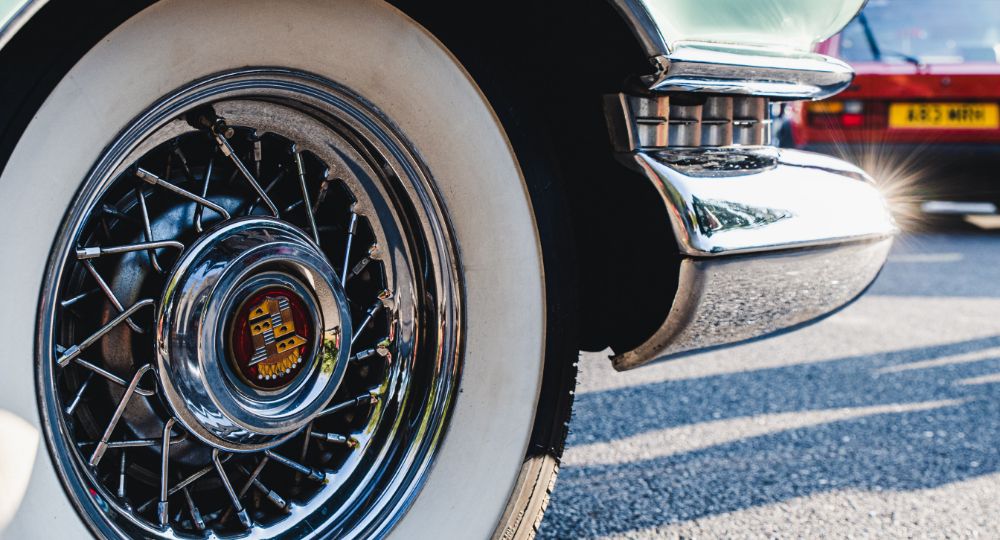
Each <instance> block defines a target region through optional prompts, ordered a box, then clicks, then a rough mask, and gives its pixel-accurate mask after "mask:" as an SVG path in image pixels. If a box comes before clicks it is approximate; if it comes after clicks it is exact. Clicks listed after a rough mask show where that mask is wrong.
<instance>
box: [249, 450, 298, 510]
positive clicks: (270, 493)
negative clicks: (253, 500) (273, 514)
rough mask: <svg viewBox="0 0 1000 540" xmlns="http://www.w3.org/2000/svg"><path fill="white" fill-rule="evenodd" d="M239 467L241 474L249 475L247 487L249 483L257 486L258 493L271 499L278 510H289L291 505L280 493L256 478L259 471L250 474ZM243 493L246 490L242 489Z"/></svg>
mask: <svg viewBox="0 0 1000 540" xmlns="http://www.w3.org/2000/svg"><path fill="white" fill-rule="evenodd" d="M264 457H265V459H266V458H267V456H264ZM262 463H263V461H262ZM259 468H260V466H258V469H259ZM239 469H240V471H241V472H242V473H243V474H246V475H249V477H250V478H249V480H247V483H246V487H247V488H249V487H250V486H251V485H252V486H253V487H255V488H257V491H260V493H261V494H262V495H264V497H265V498H266V499H267V500H269V501H271V503H272V504H274V506H277V507H278V509H279V510H281V511H284V512H288V511H289V510H291V505H290V504H288V501H286V500H285V498H284V497H282V496H281V495H280V494H278V492H277V491H274V490H273V489H271V488H269V487H267V486H266V485H265V484H264V483H263V482H261V481H260V478H258V476H259V475H260V472H259V471H255V473H254V474H250V473H248V472H247V470H246V469H245V468H243V467H239ZM244 493H246V491H244Z"/></svg>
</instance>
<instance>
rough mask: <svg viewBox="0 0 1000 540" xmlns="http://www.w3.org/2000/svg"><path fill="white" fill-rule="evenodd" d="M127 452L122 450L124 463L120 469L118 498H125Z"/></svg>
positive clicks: (122, 462)
mask: <svg viewBox="0 0 1000 540" xmlns="http://www.w3.org/2000/svg"><path fill="white" fill-rule="evenodd" d="M125 454H126V452H125V450H122V461H121V465H120V466H119V468H118V498H119V499H124V498H125Z"/></svg>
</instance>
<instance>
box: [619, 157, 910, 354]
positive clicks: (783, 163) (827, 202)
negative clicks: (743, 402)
mask: <svg viewBox="0 0 1000 540" xmlns="http://www.w3.org/2000/svg"><path fill="white" fill-rule="evenodd" d="M621 155H622V157H623V159H624V160H625V161H626V163H627V164H628V165H630V166H631V167H632V168H634V169H636V170H638V171H641V172H642V173H643V174H644V175H645V176H646V177H647V178H648V179H649V181H650V182H652V183H653V185H654V186H655V187H656V189H657V190H658V192H659V194H660V196H661V197H662V199H663V202H664V204H665V205H666V209H667V212H668V214H669V216H670V222H671V226H672V227H673V230H674V233H675V236H676V239H677V248H678V249H679V252H680V254H681V263H680V265H681V266H680V277H679V282H678V288H677V294H676V296H675V298H674V301H673V305H672V306H671V309H670V311H669V314H668V315H667V318H666V320H664V321H663V323H662V324H661V326H660V327H659V329H658V330H657V331H656V332H655V333H654V334H653V335H652V336H650V337H649V338H648V339H647V340H646V341H645V342H644V343H642V344H641V345H639V346H638V347H636V348H634V349H632V350H629V351H623V352H620V353H619V354H616V355H615V356H613V357H612V361H613V362H614V366H615V368H616V369H619V370H625V369H631V368H634V367H638V366H640V365H643V364H645V363H648V362H650V361H652V360H654V359H665V358H669V357H672V356H676V355H679V354H682V353H687V352H692V351H697V350H703V349H706V348H710V347H718V346H722V345H729V344H734V343H738V342H741V341H746V340H748V339H752V338H757V337H762V336H766V335H769V334H773V333H776V332H780V331H783V330H788V329H791V328H794V327H796V326H799V325H802V324H805V323H808V322H811V321H814V320H816V319H818V318H820V317H822V316H824V315H827V314H829V313H831V312H832V311H834V310H836V309H838V308H840V307H843V306H844V305H846V304H848V303H849V302H850V301H851V300H853V299H854V298H856V297H857V296H858V295H860V294H861V293H862V292H864V290H865V289H866V288H867V287H868V285H869V284H871V282H872V281H873V280H874V279H875V277H876V276H877V275H878V272H879V270H880V269H881V268H882V265H883V264H884V263H885V260H886V256H887V254H888V251H889V247H890V245H891V243H892V237H893V235H894V234H895V232H896V226H895V223H894V221H893V219H892V216H891V214H890V212H889V210H888V208H887V207H886V205H885V202H884V200H883V198H882V196H881V194H880V193H879V191H878V190H877V189H876V188H875V185H874V183H873V182H872V180H871V178H870V177H869V176H868V175H867V174H865V173H864V171H862V170H860V169H858V168H856V167H853V166H851V165H848V164H846V163H844V162H842V161H839V160H836V159H833V158H830V157H826V156H821V155H818V154H811V153H808V152H800V151H795V150H781V149H777V148H772V147H740V146H728V147H724V148H702V149H699V148H691V149H668V150H660V151H652V150H646V151H635V152H631V153H626V154H621Z"/></svg>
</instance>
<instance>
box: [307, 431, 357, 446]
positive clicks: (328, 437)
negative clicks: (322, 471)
mask: <svg viewBox="0 0 1000 540" xmlns="http://www.w3.org/2000/svg"><path fill="white" fill-rule="evenodd" d="M310 435H311V436H312V438H314V439H319V440H321V441H323V442H328V443H333V444H342V445H344V446H346V447H348V448H357V447H358V440H357V439H355V438H354V437H348V436H347V435H341V434H339V433H318V432H315V431H314V432H312V433H310Z"/></svg>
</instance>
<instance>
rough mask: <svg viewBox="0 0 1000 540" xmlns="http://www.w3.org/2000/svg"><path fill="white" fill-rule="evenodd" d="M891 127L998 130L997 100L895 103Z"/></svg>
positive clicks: (890, 119)
mask: <svg viewBox="0 0 1000 540" xmlns="http://www.w3.org/2000/svg"><path fill="white" fill-rule="evenodd" d="M889 127H890V128H895V129H997V128H1000V108H998V105H997V104H996V103H893V104H891V105H889Z"/></svg>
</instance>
